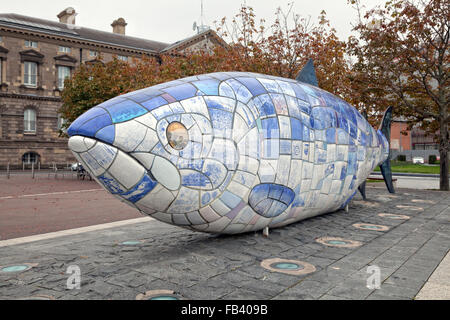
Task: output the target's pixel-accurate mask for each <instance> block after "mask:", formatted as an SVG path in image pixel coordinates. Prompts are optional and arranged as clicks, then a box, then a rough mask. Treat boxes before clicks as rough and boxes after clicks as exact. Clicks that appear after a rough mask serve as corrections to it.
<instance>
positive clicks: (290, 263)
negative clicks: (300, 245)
mask: <svg viewBox="0 0 450 320" xmlns="http://www.w3.org/2000/svg"><path fill="white" fill-rule="evenodd" d="M261 266H262V267H263V268H265V269H267V270H269V271H273V272H281V273H286V274H290V275H303V274H308V273H312V272H314V271H316V267H314V266H313V265H312V264H310V263H307V262H304V261H298V260H287V259H280V258H272V259H266V260H263V261H261Z"/></svg>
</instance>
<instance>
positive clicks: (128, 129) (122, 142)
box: [114, 120, 147, 152]
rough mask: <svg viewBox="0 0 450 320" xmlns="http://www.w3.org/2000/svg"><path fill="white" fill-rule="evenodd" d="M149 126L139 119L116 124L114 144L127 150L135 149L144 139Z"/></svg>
mask: <svg viewBox="0 0 450 320" xmlns="http://www.w3.org/2000/svg"><path fill="white" fill-rule="evenodd" d="M146 132H147V127H146V126H144V125H143V124H141V123H139V122H137V121H134V120H132V121H127V122H122V123H117V124H116V137H115V139H114V146H116V147H118V148H119V149H120V150H122V151H125V152H130V151H133V150H134V149H135V148H136V147H137V146H138V145H139V144H140V143H141V142H142V140H143V139H144V137H145V134H146Z"/></svg>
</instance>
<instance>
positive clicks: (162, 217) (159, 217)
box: [151, 212, 173, 224]
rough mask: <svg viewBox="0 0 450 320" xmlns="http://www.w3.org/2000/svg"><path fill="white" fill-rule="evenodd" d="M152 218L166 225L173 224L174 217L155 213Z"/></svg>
mask: <svg viewBox="0 0 450 320" xmlns="http://www.w3.org/2000/svg"><path fill="white" fill-rule="evenodd" d="M151 217H152V218H155V219H157V220H159V221H162V222H165V223H169V224H173V223H172V215H171V214H168V213H164V212H155V213H154V214H152V215H151Z"/></svg>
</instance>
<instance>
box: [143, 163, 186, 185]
mask: <svg viewBox="0 0 450 320" xmlns="http://www.w3.org/2000/svg"><path fill="white" fill-rule="evenodd" d="M150 171H151V173H152V175H153V176H154V177H155V179H156V180H157V181H158V182H159V183H161V184H162V185H163V186H164V187H166V188H167V189H169V190H176V189H178V188H179V187H180V184H181V177H180V173H179V172H178V170H177V168H176V167H175V166H174V165H173V164H172V162H170V161H169V160H166V159H164V158H162V157H159V156H156V157H155V159H154V160H153V164H152V168H151V169H150Z"/></svg>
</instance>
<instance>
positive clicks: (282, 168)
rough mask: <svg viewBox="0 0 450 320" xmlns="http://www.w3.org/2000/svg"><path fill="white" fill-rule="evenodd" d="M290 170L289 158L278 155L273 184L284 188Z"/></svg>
mask: <svg viewBox="0 0 450 320" xmlns="http://www.w3.org/2000/svg"><path fill="white" fill-rule="evenodd" d="M290 168H291V156H289V155H280V158H279V159H278V166H277V172H276V179H275V183H278V184H281V185H283V186H286V185H287V184H288V181H289V173H290Z"/></svg>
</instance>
